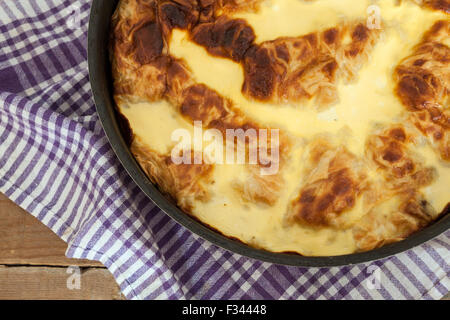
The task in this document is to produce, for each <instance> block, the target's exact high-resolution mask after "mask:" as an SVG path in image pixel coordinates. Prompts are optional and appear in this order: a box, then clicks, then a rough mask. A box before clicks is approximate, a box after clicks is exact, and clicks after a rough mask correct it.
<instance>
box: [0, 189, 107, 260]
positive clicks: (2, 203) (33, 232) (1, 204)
mask: <svg viewBox="0 0 450 320" xmlns="http://www.w3.org/2000/svg"><path fill="white" fill-rule="evenodd" d="M66 248H67V244H66V243H65V242H64V241H62V240H61V239H59V238H58V236H57V235H56V234H54V233H53V232H51V231H50V229H48V228H47V227H46V226H44V225H43V224H42V223H41V222H39V221H38V220H37V219H36V218H34V217H33V216H32V215H30V214H29V213H27V212H26V211H25V210H23V209H21V208H20V207H18V206H17V205H16V204H14V203H13V202H12V201H10V200H9V199H8V198H7V197H6V196H4V195H2V194H1V193H0V264H4V265H45V266H72V265H73V266H83V267H101V266H102V264H101V263H99V262H96V261H89V260H77V259H69V258H66V257H65V256H64V255H65V251H66Z"/></svg>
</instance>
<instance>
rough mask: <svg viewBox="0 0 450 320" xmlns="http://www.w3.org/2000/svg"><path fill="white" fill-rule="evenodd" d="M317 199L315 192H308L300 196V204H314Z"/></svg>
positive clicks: (311, 190)
mask: <svg viewBox="0 0 450 320" xmlns="http://www.w3.org/2000/svg"><path fill="white" fill-rule="evenodd" d="M315 199H316V196H315V195H314V190H313V189H310V190H306V191H304V192H303V193H302V194H301V195H300V202H301V203H311V202H314V200H315Z"/></svg>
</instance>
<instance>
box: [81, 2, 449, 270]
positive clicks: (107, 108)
mask: <svg viewBox="0 0 450 320" xmlns="http://www.w3.org/2000/svg"><path fill="white" fill-rule="evenodd" d="M117 2H118V0H114V1H111V0H93V1H92V5H91V12H90V18H89V30H88V67H89V80H90V83H91V90H92V94H93V98H94V102H95V106H96V110H97V113H98V116H99V120H100V122H101V124H102V127H103V130H104V132H105V134H106V136H107V138H108V141H109V143H110V145H111V147H112V149H113V150H114V153H115V155H116V156H117V158H118V159H119V161H120V162H121V164H122V166H123V167H124V169H125V170H126V171H127V173H128V175H129V176H130V177H131V178H132V179H133V181H134V182H135V183H136V185H137V186H139V188H140V189H141V190H142V191H143V192H144V194H145V195H146V196H147V197H148V198H149V199H150V200H151V201H152V202H153V203H154V204H155V205H156V206H157V207H158V208H159V209H161V210H162V211H163V212H164V213H165V214H167V215H168V216H169V217H170V218H171V219H173V220H174V221H176V222H177V223H178V224H180V225H181V226H183V227H184V228H186V229H187V230H189V231H190V232H192V233H193V234H196V235H197V236H199V237H201V238H202V239H204V240H206V241H207V242H209V243H212V244H213V245H216V246H218V247H220V248H222V249H225V250H227V251H229V252H232V253H237V254H239V255H241V256H244V257H248V258H251V259H255V260H259V261H263V262H269V263H273V264H278V265H287V266H297V267H319V268H322V267H339V266H350V265H355V264H361V263H369V262H373V261H376V260H381V259H385V258H388V257H390V256H393V255H396V254H399V253H401V252H405V251H407V250H409V249H412V248H414V247H416V246H419V245H422V244H424V243H425V242H427V241H429V240H431V239H433V238H435V237H437V236H438V235H440V234H442V233H444V232H445V231H447V230H448V229H449V228H450V214H448V212H447V214H444V216H442V217H441V218H440V219H438V220H437V221H435V222H433V223H432V224H431V225H429V226H427V227H426V228H424V229H422V230H420V231H418V232H416V233H414V234H412V235H411V236H409V237H408V238H406V239H405V240H402V241H399V242H395V243H392V244H387V245H385V246H383V247H381V248H377V249H373V250H370V251H366V252H358V253H352V254H346V255H339V256H321V257H311V256H302V255H300V254H295V253H292V254H291V253H277V252H270V251H267V250H263V249H257V248H254V247H251V246H249V245H246V244H244V243H242V242H240V241H237V240H234V239H231V238H228V237H226V236H224V235H222V234H220V233H219V232H218V231H215V230H213V229H211V228H209V227H207V226H206V225H204V224H203V223H201V222H199V221H198V220H196V219H195V218H193V217H191V216H190V215H188V214H186V213H184V212H183V211H182V210H181V209H179V208H178V207H177V206H176V205H174V204H173V203H172V202H171V201H170V200H168V199H167V198H166V197H165V196H164V195H163V194H162V193H161V192H160V191H159V189H158V188H157V187H156V186H155V185H154V184H153V183H152V182H151V181H150V179H149V178H148V177H147V175H146V174H145V173H144V171H143V170H142V169H141V167H140V166H139V164H138V163H137V161H136V160H135V158H134V157H133V155H132V154H131V152H130V150H129V148H128V146H127V144H126V142H125V139H124V138H123V136H122V133H121V132H120V129H119V126H118V123H117V119H116V118H115V115H114V112H115V111H114V107H113V100H112V92H111V88H108V83H107V82H108V79H106V80H105V79H103V80H102V78H101V77H102V76H103V77H107V74H108V71H109V70H110V69H109V70H108V69H104V68H103V69H102V66H103V67H107V66H109V60H108V55H107V51H106V49H107V48H106V45H105V39H103V38H105V37H106V39H107V38H108V36H107V34H102V33H101V28H102V27H103V28H107V29H106V30H109V23H110V20H111V19H110V18H111V15H110V13H111V10H112V9H111V8H112V7H111V6H113V8H114V9H115V7H116V5H117ZM108 5H109V6H110V7H109V8H110V10H109V11H108V10H104V9H105V6H108ZM106 15H109V16H107V17H106ZM102 18H103V19H107V20H106V21H107V24H108V26H107V27H105V26H104V25H103V26H102V23H103V24H104V23H105V22H104V21H105V20H101V19H102ZM102 37H103V38H102ZM101 40H103V41H101ZM102 59H103V61H102ZM109 82H111V77H110V78H109ZM105 95H106V96H105ZM107 95H109V99H110V101H111V102H110V103H108V102H107V100H108V97H107ZM449 211H450V210H449Z"/></svg>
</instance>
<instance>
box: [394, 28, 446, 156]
mask: <svg viewBox="0 0 450 320" xmlns="http://www.w3.org/2000/svg"><path fill="white" fill-rule="evenodd" d="M449 35H450V21H448V20H441V21H438V22H436V23H435V24H434V25H433V26H432V28H431V29H430V30H429V31H428V32H426V34H425V36H424V37H423V40H422V41H421V43H420V44H419V45H417V47H416V48H415V49H414V52H413V54H412V55H411V56H409V57H407V58H406V59H405V60H403V61H402V62H401V64H400V65H399V66H398V67H397V69H396V70H395V80H396V81H397V88H396V93H397V95H398V96H399V98H400V100H401V102H402V103H403V104H404V105H405V107H406V108H407V110H408V111H410V112H412V114H411V115H410V119H411V121H412V123H414V124H415V125H416V127H417V128H418V129H419V130H420V131H421V132H422V133H423V134H424V135H425V136H426V137H428V139H429V141H430V143H431V144H432V145H433V146H434V147H435V149H436V150H437V151H438V153H439V154H440V156H441V158H442V159H443V160H445V161H450V142H449V141H450V137H449V136H450V131H449V130H450V117H449V116H450V115H449V106H450V105H449V103H450V99H449V93H450V48H449V47H448V46H447V45H446V41H447V42H448V39H449Z"/></svg>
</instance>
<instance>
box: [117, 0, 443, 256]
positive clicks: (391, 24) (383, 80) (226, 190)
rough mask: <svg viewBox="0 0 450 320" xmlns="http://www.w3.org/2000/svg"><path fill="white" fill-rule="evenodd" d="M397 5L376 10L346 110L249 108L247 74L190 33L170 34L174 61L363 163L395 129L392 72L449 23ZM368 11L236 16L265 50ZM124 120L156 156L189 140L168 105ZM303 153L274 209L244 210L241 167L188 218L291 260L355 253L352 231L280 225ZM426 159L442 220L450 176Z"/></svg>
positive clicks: (350, 0) (320, 6) (397, 108)
mask: <svg viewBox="0 0 450 320" xmlns="http://www.w3.org/2000/svg"><path fill="white" fill-rule="evenodd" d="M394 2H395V1H392V0H380V1H377V2H376V4H377V5H378V6H379V8H380V9H381V17H382V19H383V29H384V36H383V40H381V42H379V43H378V44H377V46H376V47H375V50H374V52H373V53H372V54H371V58H370V61H369V63H368V64H367V65H366V66H364V67H363V68H362V69H361V71H360V72H359V76H358V81H357V82H356V83H352V84H343V83H340V84H339V87H338V92H339V96H340V102H339V103H338V104H337V105H335V106H334V107H332V108H331V109H329V110H327V111H325V112H321V113H317V111H315V110H314V108H313V106H311V105H296V106H292V105H285V106H279V105H271V104H268V103H258V102H255V101H249V100H247V99H246V98H245V97H244V96H243V95H242V93H241V88H242V84H243V82H244V73H243V70H242V66H241V65H239V64H237V63H234V62H233V61H231V60H228V59H222V58H218V57H213V56H211V55H209V54H208V53H207V52H206V50H205V49H204V48H202V47H200V46H198V45H196V44H194V43H193V42H191V41H190V40H189V39H188V36H187V34H186V32H184V31H180V30H174V32H173V36H172V38H171V42H170V51H171V54H172V55H173V56H175V57H178V58H183V59H184V60H185V61H186V62H187V64H188V65H189V68H190V69H191V70H192V72H193V74H194V76H195V78H196V81H197V82H201V83H205V84H207V85H208V86H209V87H211V88H213V89H215V90H216V91H217V92H219V93H220V94H222V95H223V96H225V97H228V98H230V99H231V100H232V101H234V102H235V104H236V105H237V107H238V108H240V109H241V110H242V111H243V112H244V113H245V114H247V115H248V116H249V117H250V118H253V119H255V120H256V121H257V122H258V123H261V124H264V125H268V126H270V127H272V128H280V129H282V130H286V131H288V132H289V133H290V134H292V135H293V136H294V137H297V138H299V139H298V140H301V139H309V138H311V137H312V136H314V135H316V134H318V133H323V132H329V133H331V134H333V135H334V136H336V137H338V139H341V141H345V142H344V143H345V145H346V146H347V148H348V149H349V150H350V151H352V152H353V153H355V154H356V155H357V156H362V155H363V152H364V144H365V141H366V137H367V135H368V133H369V131H370V130H371V128H373V125H374V124H376V123H391V122H392V121H395V119H396V117H397V116H399V115H400V113H401V112H402V111H403V110H404V107H403V106H402V105H401V104H400V101H399V100H398V98H397V97H396V96H395V95H394V83H393V79H392V73H393V69H394V68H395V66H396V65H398V63H399V62H400V61H401V60H402V59H403V58H404V57H405V56H407V55H408V54H409V53H410V52H411V50H412V48H413V46H414V45H415V44H417V43H418V42H419V41H420V39H421V37H422V35H423V32H424V30H427V29H429V28H430V27H431V26H432V24H433V23H434V22H435V21H436V20H438V19H442V18H443V17H445V14H443V13H439V12H433V11H428V10H423V9H421V8H420V7H419V6H416V5H414V4H408V3H405V4H402V5H401V6H395V5H394ZM371 4H372V2H371V1H368V0H367V1H354V0H320V1H317V2H314V1H312V2H303V1H298V0H282V1H267V2H266V3H264V4H263V6H262V8H261V10H260V11H259V12H257V13H240V14H237V15H236V17H240V18H243V19H245V20H247V21H248V23H249V24H250V25H251V26H253V28H254V30H255V33H256V35H257V40H256V41H257V42H261V41H265V40H271V39H275V38H278V37H281V36H299V35H303V34H306V33H309V32H312V31H316V30H318V29H324V28H327V27H332V26H335V25H337V24H338V23H339V22H340V21H343V20H346V19H357V18H361V17H367V9H368V7H369V6H370V5H371ZM268 21H270V23H267V22H268ZM311 103H313V102H311ZM121 111H122V113H123V114H124V115H125V116H126V117H127V118H128V119H129V121H130V124H131V127H132V128H133V131H134V132H135V134H136V135H138V136H139V137H140V138H141V139H142V140H143V141H144V142H145V143H146V144H147V145H148V146H149V147H150V148H152V149H153V150H155V151H158V152H162V153H167V152H168V150H170V149H171V147H172V146H173V145H174V144H175V142H174V141H172V140H171V134H172V132H173V131H174V130H176V129H179V128H185V129H188V130H190V131H192V130H193V129H192V125H191V124H190V123H188V122H187V121H185V120H184V119H183V118H182V117H181V116H180V115H179V114H178V113H177V112H175V111H174V110H173V107H171V106H170V105H169V104H168V103H167V102H164V101H163V102H156V103H140V104H129V105H128V106H126V107H124V106H121ZM303 148H304V147H303V146H302V145H301V144H299V145H298V146H296V148H295V149H294V151H293V156H292V158H291V159H292V161H291V162H290V163H288V164H287V165H286V167H285V168H284V170H283V174H284V179H285V186H284V191H283V193H282V194H281V196H280V199H279V201H278V202H277V203H276V204H275V205H274V206H273V207H270V208H269V207H262V206H259V205H257V204H252V203H243V202H242V200H240V198H239V197H238V195H237V194H236V192H235V191H234V190H233V189H232V187H231V184H232V182H233V181H236V180H243V178H244V177H245V174H246V173H245V170H244V168H243V166H239V165H217V166H216V169H215V170H214V173H213V175H214V177H213V179H214V181H215V182H216V183H214V184H213V185H212V186H211V188H212V189H211V190H210V191H211V193H212V195H213V196H212V200H211V201H208V202H200V201H198V202H197V203H196V204H195V207H194V209H193V212H192V213H193V214H194V215H195V216H196V217H197V218H199V219H200V220H201V221H203V222H204V223H206V224H208V225H210V226H213V227H214V228H216V229H218V230H220V231H221V232H222V233H223V234H225V235H227V236H232V237H236V238H238V239H241V240H242V241H243V242H245V243H249V244H252V245H255V246H258V247H263V248H265V249H267V250H270V251H275V252H281V251H292V252H299V253H302V254H305V255H310V256H326V255H340V254H348V253H352V252H354V251H355V249H356V245H355V240H354V238H353V234H352V230H351V228H349V229H347V230H335V229H332V228H321V229H314V228H311V227H307V226H302V225H300V224H294V225H292V226H289V227H285V226H284V225H283V216H284V214H285V212H286V208H287V205H288V203H289V199H290V198H291V196H292V195H293V194H294V193H295V191H296V190H297V188H298V186H299V183H300V181H299V177H301V172H302V170H303V166H302V154H303V150H304V149H303ZM422 153H423V155H424V157H425V158H426V165H431V166H434V167H435V168H436V169H437V171H438V174H439V178H438V179H437V181H436V182H435V183H434V184H433V185H431V186H430V187H428V188H426V189H425V193H426V196H427V198H428V200H429V201H430V203H431V204H432V205H433V206H434V208H435V209H436V210H438V211H440V210H442V209H443V207H444V206H445V205H446V203H447V202H448V199H449V198H450V191H449V188H448V183H449V181H450V168H449V167H446V166H444V165H443V164H441V163H439V161H438V160H437V157H436V155H435V153H434V152H433V151H432V150H431V149H430V148H429V147H423V152H422ZM369 174H370V175H375V174H376V173H375V172H369ZM359 207H360V203H359V202H357V203H356V205H355V207H354V208H353V209H352V210H350V211H349V212H346V213H345V215H346V219H348V221H349V222H350V223H351V222H353V221H357V220H358V219H360V218H361V210H359ZM243 226H245V227H243Z"/></svg>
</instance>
